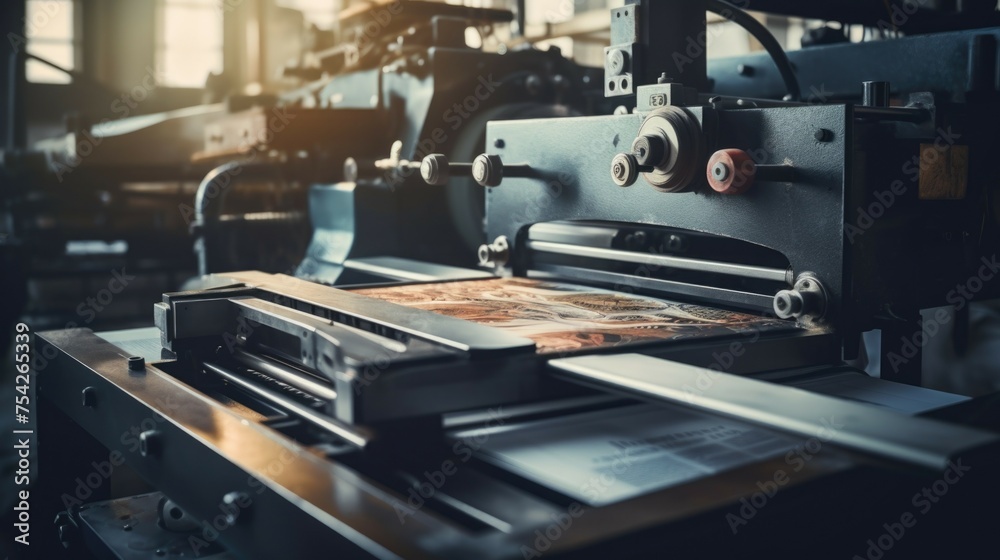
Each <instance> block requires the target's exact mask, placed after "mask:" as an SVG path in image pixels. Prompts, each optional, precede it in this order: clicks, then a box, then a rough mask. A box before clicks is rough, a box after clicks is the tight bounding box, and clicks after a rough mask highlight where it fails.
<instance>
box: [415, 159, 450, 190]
mask: <svg viewBox="0 0 1000 560" xmlns="http://www.w3.org/2000/svg"><path fill="white" fill-rule="evenodd" d="M448 165H449V164H448V158H447V157H446V156H445V155H444V154H431V155H429V156H427V157H425V158H424V159H423V161H421V162H420V177H421V178H422V179H423V180H424V182H426V183H427V184H428V185H436V186H443V185H446V184H447V183H448V179H449V175H450V174H449V173H448V171H449V167H448Z"/></svg>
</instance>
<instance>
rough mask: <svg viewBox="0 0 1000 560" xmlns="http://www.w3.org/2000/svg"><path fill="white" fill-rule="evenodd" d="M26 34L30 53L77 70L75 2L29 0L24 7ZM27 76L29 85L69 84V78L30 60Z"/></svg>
mask: <svg viewBox="0 0 1000 560" xmlns="http://www.w3.org/2000/svg"><path fill="white" fill-rule="evenodd" d="M25 8H26V11H25V18H24V28H25V29H24V33H25V38H26V39H27V40H28V42H27V45H26V46H25V48H26V50H27V52H28V53H30V54H33V55H35V56H38V57H41V58H44V59H45V60H48V61H50V62H52V63H54V64H57V65H59V66H61V67H63V68H65V69H67V70H73V69H75V68H76V53H77V44H76V33H75V31H76V29H75V28H76V25H75V23H74V22H75V20H74V19H73V0H28V2H27V4H26V5H25ZM25 74H26V76H27V78H28V81H29V82H35V83H45V84H68V83H70V82H71V81H72V79H71V78H70V76H69V75H67V74H66V73H64V72H60V71H59V70H56V69H55V68H52V67H50V66H47V65H45V64H42V63H41V62H38V61H37V60H30V59H29V60H28V62H27V65H26V66H25Z"/></svg>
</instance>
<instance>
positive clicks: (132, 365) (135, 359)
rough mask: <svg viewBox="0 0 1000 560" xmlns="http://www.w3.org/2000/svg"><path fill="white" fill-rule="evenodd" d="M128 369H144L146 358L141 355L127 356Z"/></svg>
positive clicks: (142, 370)
mask: <svg viewBox="0 0 1000 560" xmlns="http://www.w3.org/2000/svg"><path fill="white" fill-rule="evenodd" d="M128 370H129V371H141V372H144V371H146V358H143V357H142V356H129V357H128Z"/></svg>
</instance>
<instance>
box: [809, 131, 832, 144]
mask: <svg viewBox="0 0 1000 560" xmlns="http://www.w3.org/2000/svg"><path fill="white" fill-rule="evenodd" d="M813 138H815V139H816V141H817V142H829V141H830V140H833V131H832V130H827V129H825V128H817V129H816V132H814V133H813Z"/></svg>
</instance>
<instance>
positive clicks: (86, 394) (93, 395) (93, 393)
mask: <svg viewBox="0 0 1000 560" xmlns="http://www.w3.org/2000/svg"><path fill="white" fill-rule="evenodd" d="M80 396H81V398H82V401H83V406H85V407H87V408H94V407H95V406H97V389H94V388H93V387H84V388H83V391H82V392H81V393H80Z"/></svg>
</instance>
